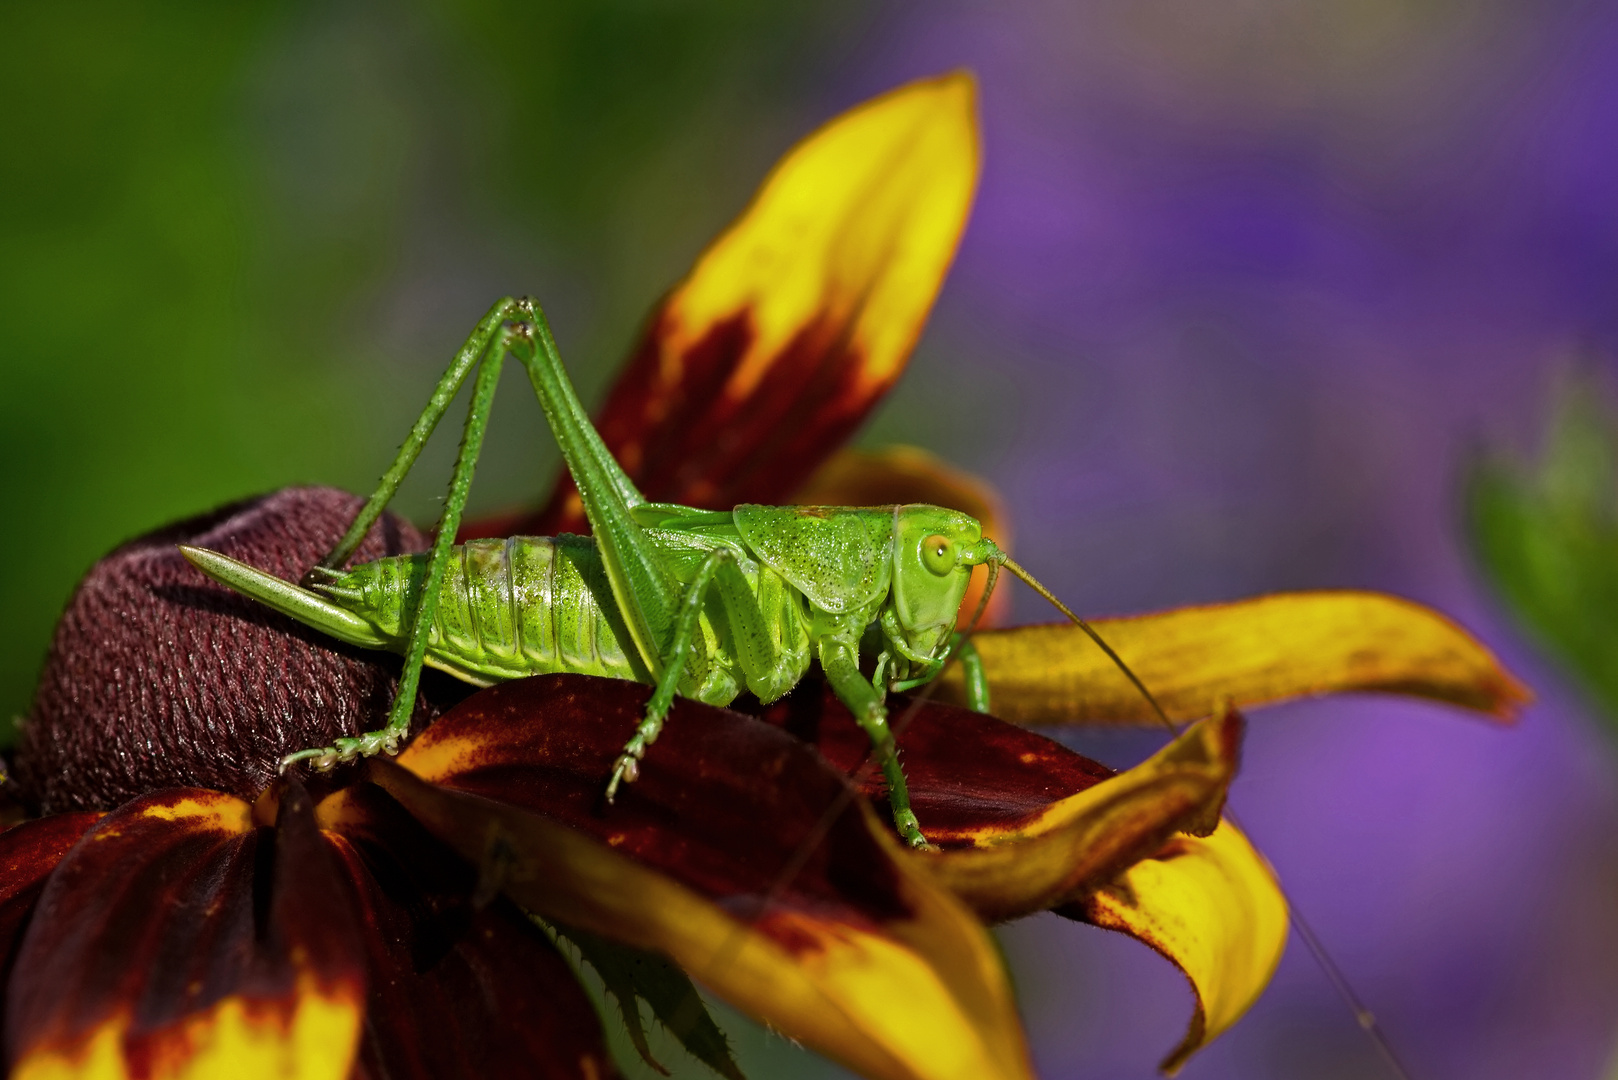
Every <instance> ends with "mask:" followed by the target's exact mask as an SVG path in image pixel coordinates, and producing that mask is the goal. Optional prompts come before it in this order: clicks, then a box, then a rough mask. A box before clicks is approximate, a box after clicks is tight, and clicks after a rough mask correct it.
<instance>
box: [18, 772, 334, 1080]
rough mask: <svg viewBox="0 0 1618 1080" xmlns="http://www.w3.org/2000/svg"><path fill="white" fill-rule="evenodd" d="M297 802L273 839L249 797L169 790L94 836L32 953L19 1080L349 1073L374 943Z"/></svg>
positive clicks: (23, 974) (70, 871)
mask: <svg viewBox="0 0 1618 1080" xmlns="http://www.w3.org/2000/svg"><path fill="white" fill-rule="evenodd" d="M289 804H290V805H292V806H293V807H294V809H293V810H292V811H290V812H288V811H287V810H286V809H285V808H286V806H287V805H289ZM297 805H298V802H297V798H296V797H295V796H294V797H292V798H290V799H287V800H283V813H282V819H283V824H282V825H281V826H280V827H279V828H277V829H273V830H272V829H270V828H268V827H265V826H261V825H258V824H256V823H255V821H254V817H253V808H252V807H250V806H249V805H248V804H247V803H245V802H243V801H241V800H240V799H236V798H233V797H231V796H228V795H221V794H219V793H216V792H210V791H205V790H201V789H170V790H168V791H163V792H158V793H156V794H153V795H150V796H147V797H145V798H142V799H138V800H135V801H133V802H131V803H128V804H125V805H124V806H123V807H120V808H119V809H118V810H116V811H114V812H112V813H110V814H108V815H107V816H106V817H104V818H102V819H101V821H100V822H98V823H97V824H96V825H95V826H94V827H92V828H91V829H89V830H88V831H87V832H86V833H85V834H84V836H83V837H82V839H80V841H79V842H78V843H77V844H76V845H75V846H74V847H73V848H72V850H71V851H69V852H68V854H67V855H66V856H65V857H64V858H63V859H62V861H61V863H60V864H59V865H58V867H57V869H56V871H55V872H54V873H53V874H52V875H51V877H50V879H49V881H48V882H47V884H46V886H45V888H44V891H43V892H42V894H41V896H40V899H39V902H38V904H37V905H36V907H35V910H34V914H33V918H32V920H31V921H30V923H29V926H28V929H27V931H26V933H25V934H24V937H23V940H22V944H21V947H20V949H19V952H18V956H17V960H16V965H15V968H14V969H13V972H12V979H11V984H10V991H9V994H8V1004H9V1008H8V1012H7V1015H6V1052H7V1059H8V1063H9V1064H10V1066H11V1070H12V1071H11V1076H12V1077H14V1078H16V1080H23V1078H32V1077H54V1076H73V1075H94V1076H98V1077H121V1076H130V1077H137V1076H138V1077H153V1078H169V1077H211V1076H226V1075H228V1076H241V1077H255V1076H264V1077H272V1076H273V1077H332V1078H340V1077H345V1076H347V1075H348V1072H349V1069H350V1066H351V1063H352V1061H353V1055H354V1048H355V1045H356V1043H357V1041H358V1037H359V1031H360V1025H361V1021H362V1019H363V1013H362V1009H363V1001H364V972H363V967H362V960H361V956H360V954H359V945H358V936H357V933H356V927H355V925H354V923H353V921H352V919H351V918H349V917H348V911H349V909H348V908H347V906H346V905H345V904H344V903H343V902H342V897H341V894H340V892H339V888H340V885H339V882H338V878H337V876H336V873H335V868H334V866H333V865H332V864H331V862H330V859H329V857H328V856H326V854H325V845H324V843H323V841H321V839H320V837H319V834H318V832H317V830H316V829H315V828H314V823H313V815H312V811H311V809H310V807H309V806H308V801H307V797H304V799H303V804H302V812H301V814H300V813H299V812H298V810H297V809H296V808H297ZM266 866H268V867H271V869H270V870H269V871H268V872H269V874H270V878H269V881H268V882H266V881H265V880H264V874H265V868H266Z"/></svg>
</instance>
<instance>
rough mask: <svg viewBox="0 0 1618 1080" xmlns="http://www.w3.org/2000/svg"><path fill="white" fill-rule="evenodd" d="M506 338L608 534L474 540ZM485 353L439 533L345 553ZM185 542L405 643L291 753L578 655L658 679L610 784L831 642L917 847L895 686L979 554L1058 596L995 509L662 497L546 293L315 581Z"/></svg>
mask: <svg viewBox="0 0 1618 1080" xmlns="http://www.w3.org/2000/svg"><path fill="white" fill-rule="evenodd" d="M508 354H509V355H513V356H516V357H517V359H518V360H519V361H520V362H521V363H522V365H523V367H524V368H525V369H526V371H527V373H528V377H529V381H530V382H531V383H532V384H533V387H534V390H535V392H536V394H537V395H538V397H539V401H540V405H541V407H542V408H543V410H544V413H545V417H546V419H547V421H548V422H549V424H550V427H551V430H552V432H553V433H554V434H555V436H556V440H557V443H558V445H559V446H560V448H561V451H562V457H563V460H564V462H565V463H566V466H567V468H568V470H569V472H570V473H571V474H572V476H573V479H574V480H575V482H576V483H577V485H578V488H579V493H580V496H581V499H582V501H583V504H584V509H585V515H586V517H587V518H588V520H589V522H590V527H591V529H592V533H593V535H592V536H591V537H568V536H562V537H556V538H537V537H514V538H511V539H509V540H495V541H475V542H473V543H469V544H465V545H462V546H460V547H456V546H455V544H454V538H455V534H456V531H457V529H458V528H459V527H460V522H461V515H462V512H463V510H464V509H465V506H466V500H467V494H468V492H469V490H470V487H471V482H472V474H473V470H474V467H475V466H476V463H477V457H478V452H479V450H480V448H481V446H482V442H483V435H484V431H485V429H486V427H487V425H488V418H489V409H490V406H491V404H492V401H493V397H494V391H495V387H496V385H497V383H498V380H499V376H500V370H501V367H502V364H503V362H504V360H505V358H506V356H507V355H508ZM474 368H476V369H477V372H478V374H477V378H476V381H475V383H474V387H473V390H472V401H471V406H470V408H469V409H468V412H467V418H466V428H465V434H464V436H463V438H462V442H461V448H460V453H459V456H458V458H457V461H456V464H455V471H454V474H453V477H452V479H451V482H450V489H449V494H448V497H447V498H446V500H445V504H444V513H443V518H442V520H441V521H440V522H439V525H438V532H437V537H436V539H435V541H434V543H433V546H432V548H431V550H430V551H429V552H427V553H425V554H422V555H415V556H402V557H396V558H392V559H383V560H380V561H378V562H373V563H366V564H361V565H359V566H356V567H354V568H353V569H351V570H347V571H345V570H343V569H342V568H343V566H344V564H345V563H346V562H347V561H348V559H349V557H350V556H351V555H352V554H353V552H354V550H355V549H356V548H357V547H358V545H359V542H360V541H361V539H363V537H364V536H365V534H366V531H367V530H368V529H370V527H371V526H372V524H374V523H375V521H376V520H377V518H378V517H379V516H380V514H381V513H382V510H383V509H384V508H385V507H386V505H387V504H388V502H389V501H390V500H391V499H392V498H393V495H394V493H395V491H396V490H397V489H398V486H399V484H400V482H401V481H402V480H403V479H404V477H405V475H406V474H407V473H408V472H409V470H410V468H411V466H412V465H413V464H414V463H415V461H416V458H417V456H418V455H419V454H420V452H421V450H422V447H423V446H424V445H425V443H426V441H427V439H428V438H429V436H431V434H432V432H433V430H434V428H435V427H436V426H437V424H438V422H439V420H440V419H441V418H442V417H443V415H444V413H445V411H446V410H447V409H448V408H449V405H450V403H451V402H452V401H453V400H454V398H455V396H456V394H457V392H458V391H459V390H460V388H461V386H462V384H463V383H464V382H465V381H466V379H467V377H468V376H469V375H470V374H471V372H472V370H473V369H474ZM185 554H186V557H187V558H189V559H190V560H191V561H192V563H194V564H195V565H196V566H197V567H198V568H199V569H201V570H202V571H203V572H204V573H206V574H208V575H209V576H210V577H212V578H213V579H214V580H216V581H219V582H220V583H222V584H224V585H227V586H229V587H231V588H233V589H236V590H238V591H240V592H243V593H245V594H247V595H249V596H252V597H254V598H256V599H258V600H260V601H262V602H264V603H266V604H268V605H269V606H271V607H273V608H275V609H276V610H278V611H281V612H283V613H285V614H287V615H290V616H292V617H293V618H296V619H298V620H300V621H302V622H304V623H306V624H308V625H310V626H313V627H315V628H317V629H319V630H322V631H324V632H326V633H328V634H330V635H331V636H333V637H335V638H338V639H340V640H342V641H346V642H348V643H350V644H354V645H358V646H361V647H365V648H376V649H389V650H392V651H396V652H402V653H403V654H404V657H405V664H404V670H403V674H402V676H401V678H400V682H399V689H398V692H397V694H396V696H395V698H394V702H393V707H392V709H391V711H390V713H389V717H388V722H387V725H386V726H385V727H383V728H381V729H379V730H377V731H372V732H367V733H365V734H362V735H359V736H356V737H352V738H343V739H339V740H337V741H336V743H335V745H333V746H330V747H321V748H314V749H309V750H305V751H302V752H299V753H296V754H292V755H290V756H289V757H288V758H286V760H285V761H284V762H283V768H284V767H286V766H287V765H290V764H292V763H294V762H297V761H301V760H310V761H312V762H313V763H314V764H315V765H316V766H317V767H328V768H329V767H331V766H333V765H335V764H337V763H338V762H342V761H351V760H353V759H355V758H356V757H361V756H369V755H372V754H376V753H379V752H387V753H390V754H391V753H395V752H396V751H397V749H398V747H399V744H400V742H401V740H402V739H403V738H404V736H405V735H406V734H407V733H408V728H409V718H410V715H411V710H412V707H413V706H414V703H415V696H416V690H417V686H418V682H419V679H420V675H421V669H422V666H423V665H424V664H427V665H431V666H433V667H436V668H440V669H443V670H445V671H448V672H450V673H451V674H453V675H456V676H458V677H460V678H462V679H465V680H467V681H469V682H472V683H475V684H479V685H489V684H491V683H494V682H498V681H501V680H504V679H510V678H516V677H520V676H522V675H529V674H539V673H544V672H556V671H564V672H577V673H583V674H597V675H607V676H615V677H619V678H628V679H636V680H639V681H641V682H647V683H651V684H652V685H653V686H654V690H653V692H652V695H651V699H650V701H649V702H648V704H647V707H646V713H645V717H644V719H643V720H642V722H641V724H640V726H639V727H638V729H637V730H636V732H635V734H634V736H633V738H631V739H630V741H629V743H628V744H627V745H626V746H625V747H624V752H623V754H622V755H621V756H620V757H619V758H618V760H617V762H616V763H615V766H614V769H613V772H612V775H611V777H610V778H609V779H608V781H607V795H608V798H609V800H610V799H611V798H612V796H613V795H614V794H615V793H616V792H617V790H618V787H619V785H620V783H622V782H632V781H633V780H634V779H635V778H636V777H637V775H638V774H639V770H640V761H641V759H642V757H643V756H644V755H645V753H646V749H647V747H648V746H650V745H651V743H652V742H654V741H655V740H656V738H657V736H658V733H659V731H660V730H661V728H662V724H663V720H664V717H665V716H666V715H667V713H668V710H669V707H670V705H671V704H672V702H673V698H674V696H675V694H676V693H679V694H683V695H685V696H688V697H692V698H695V699H697V700H699V701H703V702H707V703H709V704H718V705H723V704H728V703H729V702H730V701H732V700H734V699H735V697H736V696H737V694H739V693H740V692H741V691H742V690H743V689H744V688H745V689H747V690H751V691H752V692H753V693H754V694H756V695H757V696H758V697H759V698H760V699H761V700H762V701H765V702H768V701H772V700H774V699H776V698H779V697H780V696H781V695H783V694H785V693H786V692H787V691H788V690H790V689H791V688H792V687H793V686H795V685H796V684H797V683H798V682H799V680H800V679H802V678H803V676H804V675H805V673H806V672H807V671H808V669H809V666H810V663H811V661H818V662H819V663H820V666H821V669H822V670H823V672H824V673H825V676H826V679H827V681H828V682H829V683H830V685H831V687H832V688H833V690H834V691H835V693H836V694H837V696H838V697H839V698H840V699H841V700H842V701H843V703H844V704H845V705H847V706H848V708H849V710H850V711H851V712H852V713H853V715H854V717H855V719H856V720H857V721H858V722H859V724H860V726H861V727H862V728H863V729H864V730H865V732H866V734H867V735H868V736H869V737H870V739H871V744H872V752H873V756H874V759H875V761H876V762H877V764H878V765H879V767H880V768H881V769H882V771H883V774H884V777H885V779H886V782H887V787H888V793H889V801H890V803H891V806H892V810H893V818H894V824H895V827H896V828H897V829H898V831H899V833H900V835H901V836H902V837H903V838H904V840H905V841H906V842H907V843H909V844H911V845H912V846H917V847H920V846H924V845H925V843H926V841H925V840H924V838H923V835H922V832H921V829H920V827H919V825H918V823H917V821H916V817H915V814H914V813H913V812H912V811H911V809H910V803H909V796H908V793H907V791H906V787H905V780H904V773H903V771H902V769H901V767H900V764H899V759H898V755H897V752H896V749H895V744H894V739H893V735H892V732H891V730H890V728H889V726H888V718H887V710H886V706H885V703H884V702H885V697H886V694H887V692H888V691H889V690H905V689H910V688H912V687H915V686H919V685H921V684H923V683H926V682H928V681H929V680H931V679H932V678H933V677H935V676H936V675H937V674H938V673H939V672H940V670H942V668H943V666H944V664H945V662H946V660H947V659H948V658H949V657H950V656H951V654H952V642H955V641H959V640H960V639H959V637H958V635H956V634H955V633H954V630H955V619H956V613H957V611H958V610H959V608H960V604H961V601H962V598H963V596H964V595H965V593H966V589H967V585H968V583H969V581H970V578H971V574H972V568H973V567H975V566H978V565H987V566H988V567H989V568H990V574H991V579H990V584H991V587H992V581H993V572H994V571H995V570H996V569H998V568H999V567H1001V566H1004V567H1006V568H1007V569H1008V570H1010V571H1011V572H1012V573H1014V574H1016V575H1017V576H1018V577H1021V578H1023V579H1025V580H1027V581H1029V583H1030V584H1032V585H1034V587H1035V588H1037V589H1039V591H1040V592H1041V594H1042V595H1045V596H1046V597H1047V598H1050V599H1051V600H1052V602H1053V603H1054V602H1055V600H1054V598H1053V597H1051V596H1050V594H1049V593H1048V592H1047V591H1046V590H1045V589H1044V588H1043V587H1041V586H1039V585H1038V584H1037V582H1034V581H1033V580H1032V578H1030V577H1029V576H1028V575H1027V573H1026V572H1025V571H1024V570H1023V569H1022V568H1021V567H1020V566H1018V565H1017V564H1016V563H1015V562H1013V561H1012V560H1011V559H1009V558H1008V557H1007V556H1006V554H1005V553H1004V552H1003V551H1001V550H1000V549H999V547H997V546H996V545H995V543H994V541H993V540H992V539H990V538H988V537H985V536H983V535H982V534H981V528H980V526H979V523H978V522H977V521H976V520H974V519H973V518H971V517H968V516H967V515H965V514H962V513H958V512H956V511H953V510H947V509H944V508H941V507H936V506H924V505H908V506H883V507H776V506H739V507H736V508H735V509H734V510H728V511H710V510H698V509H693V508H691V507H686V506H678V505H674V504H667V503H652V502H648V501H647V500H646V499H645V498H643V497H642V495H641V494H640V492H639V491H637V490H636V488H635V486H634V484H633V483H632V482H631V481H630V479H629V477H628V476H627V475H626V474H625V473H624V471H623V469H622V468H620V467H619V465H618V463H617V461H615V460H614V459H613V457H612V455H611V453H609V452H608V450H607V449H606V447H605V445H604V444H603V443H602V441H601V438H600V436H599V435H598V434H597V433H596V430H595V428H594V427H593V426H592V425H591V423H590V421H589V418H588V416H587V414H586V413H585V411H584V409H583V407H582V406H581V405H580V403H579V400H578V398H577V396H576V394H575V393H574V391H573V387H572V385H571V383H570V382H569V380H568V377H567V373H566V371H565V370H564V369H563V367H562V362H561V358H560V356H559V354H558V352H557V348H556V343H555V341H554V339H553V338H552V336H551V332H550V328H549V326H548V325H547V323H546V320H545V316H544V314H543V312H542V311H541V310H540V308H539V305H538V304H536V303H535V302H533V301H532V300H527V299H519V300H512V299H506V300H502V301H500V302H499V303H497V304H496V305H495V306H494V307H493V308H492V309H491V310H490V311H489V313H488V314H487V315H485V316H484V317H483V319H482V321H481V322H479V324H478V326H477V328H476V330H474V331H473V333H472V335H471V337H470V338H468V339H467V341H466V343H465V344H464V345H463V346H462V347H461V349H460V351H459V352H458V353H457V354H456V357H455V360H454V361H453V363H452V364H451V365H450V367H449V369H448V370H447V371H446V372H445V373H444V376H443V377H442V378H441V379H440V380H439V383H438V386H437V387H436V389H435V390H434V392H433V395H432V398H431V400H430V401H429V402H428V405H427V408H426V409H425V410H424V411H423V412H422V414H421V416H420V417H419V418H418V419H417V420H416V422H415V424H414V426H413V427H412V428H411V431H410V434H409V437H408V438H407V439H406V440H405V442H404V444H403V445H402V446H401V447H400V450H399V453H398V456H397V457H396V458H395V460H394V462H393V464H392V466H391V467H389V469H388V470H387V472H386V473H385V474H384V475H383V477H382V480H381V483H380V484H379V485H378V487H377V490H376V491H375V493H374V494H373V495H372V496H371V497H370V499H369V500H368V501H367V502H366V504H365V505H364V507H363V508H362V509H361V510H360V512H359V514H358V515H357V516H356V517H355V519H354V521H353V523H352V524H351V525H350V527H349V529H348V531H347V532H346V533H345V534H344V536H343V537H342V539H341V540H340V541H339V542H338V544H337V546H336V547H335V548H333V550H332V551H331V553H330V554H329V555H328V556H327V557H326V558H325V559H324V560H323V561H322V562H321V564H320V565H319V566H317V567H315V568H314V569H313V570H311V571H310V573H309V574H308V575H307V576H306V577H305V579H304V582H303V583H302V584H301V585H293V584H291V583H289V582H286V581H283V580H281V579H279V578H276V577H274V576H272V575H269V574H265V573H263V572H262V571H259V570H256V569H254V568H253V567H250V566H246V565H244V564H242V563H238V562H236V561H234V560H232V559H229V558H227V557H225V556H223V555H219V554H217V553H215V552H211V551H206V550H203V549H198V548H186V549H185ZM1057 606H1058V607H1061V605H1060V604H1058V605H1057ZM1062 610H1063V612H1064V613H1065V614H1067V615H1068V616H1069V617H1070V618H1073V619H1074V621H1075V622H1079V623H1080V625H1081V626H1083V625H1084V624H1083V623H1082V621H1081V620H1079V619H1078V618H1077V616H1074V615H1073V614H1072V613H1071V612H1069V611H1067V609H1066V608H1065V607H1064V608H1062ZM1085 629H1086V630H1088V629H1089V628H1088V627H1087V626H1086V627H1085ZM1091 633H1092V636H1093V631H1092V632H1091ZM1097 642H1098V644H1101V647H1102V648H1104V649H1105V648H1106V645H1105V643H1102V642H1100V639H1099V638H1098V639H1097ZM862 644H863V646H864V648H865V651H866V654H867V657H868V658H869V657H870V656H871V655H872V654H874V671H873V673H872V674H871V675H869V676H867V675H866V674H864V673H862V671H861V667H860V660H861V648H862ZM1107 652H1108V653H1109V655H1112V653H1111V650H1110V649H1107ZM954 653H955V654H957V655H958V656H959V657H960V659H961V660H962V662H963V663H964V664H965V665H967V668H968V675H969V677H968V679H967V683H968V686H969V687H971V688H973V689H972V690H971V696H972V698H973V699H974V700H973V701H972V704H973V705H974V706H975V707H977V708H980V709H983V708H986V707H987V699H986V694H987V691H986V688H985V687H984V684H983V680H982V678H981V669H979V668H978V667H977V664H976V657H975V653H974V652H973V651H972V650H971V647H970V644H968V643H965V642H961V645H960V647H959V648H956V649H954ZM1114 659H1115V660H1116V656H1114ZM1120 666H1122V664H1121V662H1120ZM1125 671H1126V673H1127V671H1128V669H1127V668H1125ZM974 676H975V677H974ZM1130 677H1131V678H1133V675H1131V676H1130ZM1137 685H1138V683H1137ZM1142 689H1143V691H1144V688H1142ZM1148 696H1149V695H1148Z"/></svg>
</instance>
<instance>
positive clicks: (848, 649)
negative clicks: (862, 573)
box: [818, 627, 927, 847]
mask: <svg viewBox="0 0 1618 1080" xmlns="http://www.w3.org/2000/svg"><path fill="white" fill-rule="evenodd" d="M851 630H852V632H851V633H850V634H844V635H832V634H827V635H825V636H823V637H821V638H820V640H819V643H818V644H819V649H818V652H819V654H820V667H821V670H822V671H824V672H825V673H826V679H827V681H828V682H830V683H831V688H832V691H833V692H834V693H835V694H836V695H837V698H838V700H840V701H841V702H842V703H843V704H844V705H847V706H848V709H849V711H850V712H852V713H853V714H854V720H855V722H857V723H858V724H859V725H860V728H861V730H863V731H864V732H865V734H866V736H867V737H868V738H869V739H870V740H871V753H872V754H873V755H874V756H875V758H876V762H877V764H878V765H879V766H881V768H882V776H883V778H884V779H885V780H886V781H887V784H888V805H889V807H890V808H891V809H892V810H893V824H894V827H895V828H897V829H898V830H899V835H900V837H902V838H903V839H904V842H905V843H907V844H909V845H910V846H911V847H926V846H927V841H926V839H925V838H924V837H923V836H922V835H921V825H920V824H919V823H918V822H917V821H916V814H915V811H913V810H911V809H910V789H909V787H908V786H907V785H906V784H905V774H904V769H903V768H901V767H900V765H899V750H898V746H897V744H896V743H895V742H894V739H893V730H892V729H891V728H890V727H889V726H888V710H887V706H886V705H884V704H883V701H882V695H881V694H879V693H877V691H876V688H875V687H873V686H872V685H871V684H870V683H869V682H868V681H866V678H865V676H864V675H863V674H861V673H860V659H859V656H860V654H859V638H858V633H859V631H858V629H853V628H852V627H851Z"/></svg>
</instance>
